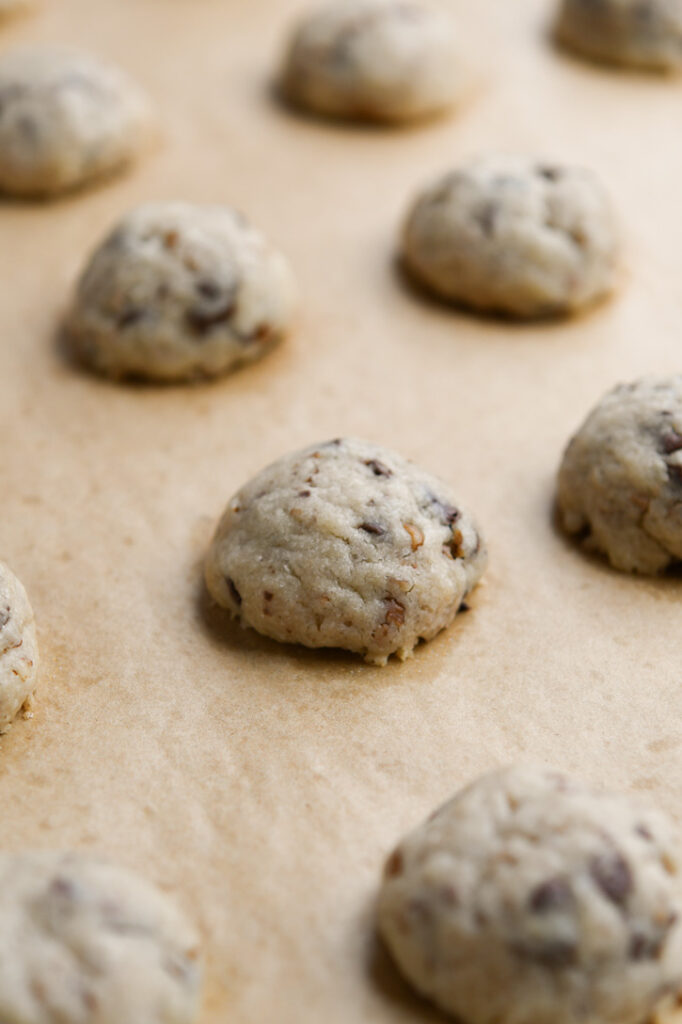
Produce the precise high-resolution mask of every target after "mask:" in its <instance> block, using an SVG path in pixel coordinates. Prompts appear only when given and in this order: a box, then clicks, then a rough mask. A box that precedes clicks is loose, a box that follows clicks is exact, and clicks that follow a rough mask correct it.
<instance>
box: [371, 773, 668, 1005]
mask: <svg viewBox="0 0 682 1024" xmlns="http://www.w3.org/2000/svg"><path fill="white" fill-rule="evenodd" d="M680 870H681V865H680V839H679V836H678V835H677V834H676V833H675V831H674V830H673V827H672V825H671V823H670V822H668V820H667V819H666V818H665V817H664V816H663V815H662V814H660V813H659V812H657V811H656V810H653V809H651V808H647V807H644V806H642V807H640V806H637V805H636V804H635V803H633V802H631V801H630V800H629V799H627V798H625V797H621V796H612V795H606V794H601V793H597V792H594V791H592V790H590V789H589V788H587V787H586V786H584V785H582V784H581V783H578V782H575V781H572V780H570V779H568V778H566V777H565V776H562V775H560V774H558V773H555V772H551V771H547V770H543V769H539V768H530V767H528V768H524V767H515V768H508V769H504V770H501V771H498V772H495V773H493V774H491V775H487V776H484V777H483V778H481V779H479V780H478V781H476V782H474V783H473V784H472V785H471V786H469V787H468V788H467V789H465V790H463V791H461V792H460V793H459V794H458V795H457V796H455V797H454V799H453V800H451V801H450V802H449V803H447V804H445V806H444V807H442V808H441V809H440V810H439V811H438V812H437V813H436V814H435V815H433V816H432V817H431V818H430V819H429V820H428V821H427V822H425V823H424V824H423V825H421V826H420V827H419V828H418V829H417V830H416V831H415V832H413V833H412V834H411V835H410V836H408V837H407V839H405V840H404V841H403V842H402V843H401V844H400V846H399V847H398V848H397V850H396V851H395V852H394V853H393V855H392V856H391V858H390V859H389V861H388V863H387V865H386V870H385V875H384V882H383V887H382V890H381V894H380V900H379V921H380V928H381V932H382V935H383V937H384V939H385V941H386V943H387V944H388V947H389V949H390V950H391V952H392V953H393V955H394V957H395V959H396V961H397V963H398V964H399V966H400V967H401V969H402V971H403V972H404V974H405V975H406V976H407V977H408V978H409V979H410V981H411V982H412V983H413V984H414V985H415V986H416V988H417V989H419V991H421V992H422V993H423V994H424V995H427V996H429V997H430V998H432V999H433V1000H434V1001H435V1002H436V1003H438V1004H439V1005H440V1006H441V1007H442V1008H443V1009H445V1010H447V1011H449V1012H451V1013H453V1014H455V1015H456V1016H457V1017H458V1018H459V1019H460V1020H461V1021H463V1022H465V1024H500V1022H504V1024H643V1022H644V1021H645V1020H647V1019H649V1015H650V1014H651V1013H652V1011H653V1010H654V1009H655V1008H656V1007H657V1006H658V1005H659V1004H660V1003H661V1002H662V1001H663V1000H665V999H666V998H668V997H672V996H673V995H674V994H675V993H676V992H677V991H678V990H679V988H680V986H681V985H682V956H681V953H682V948H681V942H680V939H681V931H682V928H681V923H680V915H681V914H682V887H681V884H680Z"/></svg>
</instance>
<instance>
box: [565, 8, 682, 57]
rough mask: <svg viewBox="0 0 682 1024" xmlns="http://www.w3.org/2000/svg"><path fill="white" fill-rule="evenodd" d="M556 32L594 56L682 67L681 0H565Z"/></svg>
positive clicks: (581, 51) (568, 43)
mask: <svg viewBox="0 0 682 1024" xmlns="http://www.w3.org/2000/svg"><path fill="white" fill-rule="evenodd" d="M556 34H557V38H558V39H559V41H560V42H561V43H563V44H564V45H565V46H567V47H568V48H569V49H571V50H574V51H575V52H576V53H579V54H581V55H582V56H584V57H588V58H590V59H591V60H596V61H602V62H604V63H607V64H621V65H625V66H630V67H634V68H644V69H650V70H653V71H675V70H679V69H680V68H682V0H562V3H561V6H560V8H559V17H558V20H557V25H556Z"/></svg>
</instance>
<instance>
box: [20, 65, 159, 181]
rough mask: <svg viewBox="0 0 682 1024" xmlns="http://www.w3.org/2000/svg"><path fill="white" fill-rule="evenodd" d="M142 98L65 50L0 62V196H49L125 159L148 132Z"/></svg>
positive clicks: (128, 84) (120, 76)
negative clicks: (3, 193)
mask: <svg viewBox="0 0 682 1024" xmlns="http://www.w3.org/2000/svg"><path fill="white" fill-rule="evenodd" d="M150 126H151V112H150V106H149V103H148V101H147V99H146V97H145V96H144V95H143V94H142V92H141V91H140V90H139V89H138V87H137V86H136V85H135V84H134V83H133V82H132V81H131V80H130V79H129V78H128V76H127V75H125V74H124V73H123V72H122V71H120V70H119V69H118V68H116V67H113V66H112V65H110V64H107V63H105V62H104V61H101V60H99V59H98V58H96V57H92V56H90V55H88V54H84V53H77V52H74V51H70V50H57V49H31V50H19V51H15V52H11V53H6V54H3V55H2V56H1V57H0V191H3V192H6V193H9V194H12V195H16V196H25V197H40V196H43V197H49V196H53V195H56V194H58V193H61V192H65V191H68V190H70V189H73V188H76V187H77V186H80V185H84V184H86V183H88V182H90V181H91V180H93V179H95V178H98V177H100V176H101V175H104V174H107V173H109V172H112V171H115V170H118V169H119V168H121V167H122V166H123V165H125V164H127V163H129V162H130V161H131V160H133V159H134V158H135V157H136V156H137V155H138V153H139V152H140V150H141V149H142V148H143V146H144V144H145V142H146V140H147V138H148V136H149V132H150Z"/></svg>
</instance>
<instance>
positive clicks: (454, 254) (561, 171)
mask: <svg viewBox="0 0 682 1024" xmlns="http://www.w3.org/2000/svg"><path fill="white" fill-rule="evenodd" d="M617 255H618V239H617V231H616V227H615V222H614V217H613V214H612V211H611V206H610V203H609V200H608V197H607V196H606V194H605V192H604V190H603V188H602V186H601V185H600V183H599V181H598V180H597V179H596V178H595V176H594V175H593V174H592V173H590V172H589V171H585V170H582V169H580V168H575V167H565V166H561V165H558V164H553V163H549V162H546V161H541V160H530V159H527V158H525V157H487V158H484V159H479V160H476V161H474V162H473V163H471V164H468V165H466V166H464V167H462V168H460V169H459V170H455V171H453V172H452V173H450V174H447V175H446V176H445V177H443V178H441V179H440V180H438V181H437V182H436V183H435V184H434V185H432V186H430V187H429V188H427V189H426V190H425V191H424V192H422V193H421V194H420V195H419V196H418V198H417V200H416V202H415V203H414V204H413V206H412V208H411V210H410V212H409V214H408V217H407V220H406V223H405V226H404V231H403V240H402V256H403V262H404V265H405V267H406V268H407V270H409V272H410V274H411V275H412V276H413V277H414V278H415V279H416V280H417V281H418V282H419V283H420V284H422V285H424V286H425V287H426V288H427V289H429V290H430V291H432V292H434V293H435V294H436V295H438V296H440V297H441V298H443V299H446V300H448V301H451V302H455V303H457V304H461V305H463V306H468V307H471V308H472V309H475V310H480V311H483V312H492V313H502V314H506V315H509V316H514V317H526V318H531V317H543V316H555V315H558V314H567V313H571V312H574V311H575V310H578V309H581V308H582V307H584V306H588V305H590V304H591V303H593V302H595V300H597V299H600V298H602V297H603V296H605V295H606V294H608V292H610V291H611V290H612V289H613V287H614V284H615V276H616V264H617Z"/></svg>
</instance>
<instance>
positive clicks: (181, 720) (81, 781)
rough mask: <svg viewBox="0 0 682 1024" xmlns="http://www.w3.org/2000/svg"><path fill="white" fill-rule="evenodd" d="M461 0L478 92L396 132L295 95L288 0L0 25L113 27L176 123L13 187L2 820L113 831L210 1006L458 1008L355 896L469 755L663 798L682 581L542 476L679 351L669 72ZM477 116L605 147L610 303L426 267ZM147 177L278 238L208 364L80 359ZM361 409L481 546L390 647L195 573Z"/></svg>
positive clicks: (33, 30)
mask: <svg viewBox="0 0 682 1024" xmlns="http://www.w3.org/2000/svg"><path fill="white" fill-rule="evenodd" d="M452 6H453V9H454V10H455V13H457V14H458V15H459V19H460V24H461V32H462V36H463V39H464V40H465V42H466V49H467V52H468V54H469V57H470V61H471V63H472V65H473V66H474V68H475V76H474V78H475V81H474V85H473V87H472V93H471V97H470V99H469V101H468V103H466V104H465V106H464V107H463V108H462V109H461V110H460V111H459V113H458V114H457V115H456V116H455V117H453V118H452V119H450V120H444V121H438V122H434V123H431V124H428V125H426V126H425V127H422V128H419V129H414V130H409V131H380V130H366V129H359V128H349V127H340V126H330V125H326V124H324V123H321V122H317V121H314V120H308V119H305V118H301V117H297V116H294V115H292V114H291V113H289V112H288V111H286V110H284V109H282V108H281V107H280V106H279V105H278V103H277V102H276V101H275V100H274V99H273V96H272V94H271V91H270V89H269V79H270V75H271V70H272V67H273V64H274V61H275V59H276V55H277V52H278V49H279V43H280V40H281V38H282V35H283V33H284V32H285V31H286V29H287V27H288V25H289V22H290V19H291V17H292V16H293V15H294V14H295V13H296V11H297V10H299V9H300V2H299V0H62V2H58V0H52V2H50V0H43V4H42V9H39V10H38V11H37V13H36V14H35V15H34V16H33V17H26V18H23V19H21V20H17V21H15V22H13V23H12V24H11V25H9V26H7V27H5V28H3V29H2V34H1V35H0V48H2V49H4V48H10V47H12V46H15V45H19V44H23V43H29V42H50V43H68V44H71V45H76V46H81V47H85V48H88V49H91V50H93V51H96V52H99V53H101V54H103V55H105V56H107V57H110V58H112V59H115V60H117V61H119V62H120V63H122V64H124V65H125V66H126V67H128V68H129V69H130V70H131V71H132V72H133V73H134V74H135V75H136V76H137V78H138V79H139V80H140V81H141V82H142V83H143V84H144V85H145V86H146V87H147V89H148V90H149V91H150V92H151V93H152V95H153V96H154V97H155V99H156V101H157V103H158V105H159V107H160V109H161V120H162V141H161V143H160V144H159V145H158V147H157V148H156V149H155V150H154V152H153V153H152V154H151V155H150V156H149V157H148V158H147V160H146V161H145V162H144V163H143V164H141V165H140V166H139V168H137V169H135V170H134V171H133V172H132V173H131V174H129V175H128V176H126V177H123V178H119V179H116V180H112V181H111V182H108V183H106V184H104V185H102V186H101V187H99V188H96V189H93V190H90V191H88V192H86V193H83V194H79V195H76V196H73V197H70V198H68V199H66V200H63V201H60V202H57V203H53V204H49V205H31V204H14V203H10V202H5V203H2V204H0V358H1V363H0V367H1V369H0V438H1V439H2V453H1V455H0V487H1V493H2V516H1V520H0V557H2V558H4V559H5V560H7V561H8V562H9V563H10V564H11V565H12V567H13V568H14V570H15V571H16V572H17V574H18V575H19V576H20V578H21V579H22V580H23V582H24V584H25V585H26V588H27V590H28V592H29V594H30V597H31V600H32V603H33V606H34V609H35V612H36V617H37V621H38V626H39V637H40V644H41V650H42V669H41V682H40V687H39V691H38V700H37V703H36V708H35V717H34V718H33V720H32V721H29V722H21V721H20V722H18V723H17V724H16V726H15V727H14V729H13V730H12V731H11V732H10V733H9V734H8V735H7V736H6V737H4V738H2V739H1V740H0V805H1V806H2V808H3V813H2V817H3V828H2V840H1V843H2V847H3V848H7V849H13V850H18V849H22V848H26V847H38V848H54V847H60V848H63V847H78V848H82V849H87V850H97V851H100V852H102V853H104V854H106V855H108V856H111V857H113V858H115V859H118V860H119V861H121V862H123V863H124V864H126V865H128V866H130V867H132V868H134V869H137V870H139V871H140V872H142V873H143V874H145V875H146V876H147V877H148V878H150V879H151V880H152V881H154V882H156V883H157V884H159V885H161V886H163V887H165V888H167V889H168V890H169V891H172V892H173V893H174V894H175V895H176V897H177V898H178V899H179V901H180V902H181V903H182V904H183V905H184V906H185V908H186V909H187V910H188V911H189V912H190V913H192V914H193V915H194V917H195V918H196V920H197V922H198V924H199V927H200V928H201V931H202V934H203V936H204V939H205V944H206V948H207V952H208V966H207V993H206V1001H205V1008H204V1012H203V1015H202V1024H224V1022H228V1021H229V1022H230V1024H264V1022H266V1021H268V1022H269V1021H272V1022H278V1024H308V1022H310V1024H319V1022H322V1021H323V1022H325V1024H348V1022H358V1021H362V1022H367V1024H400V1022H408V1021H414V1022H420V1021H435V1020H440V1018H439V1017H438V1015H437V1014H436V1013H435V1012H434V1011H432V1010H431V1009H430V1008H428V1007H427V1006H426V1005H425V1004H422V1003H421V1002H420V1001H419V1000H418V999H416V998H415V997H413V996H412V995H411V994H410V993H409V992H408V990H407V988H406V987H405V986H404V985H403V984H402V983H401V982H400V980H399V979H398V977H397V975H396V973H395V972H394V970H393V969H392V967H391V966H390V964H389V963H388V961H387V959H386V957H385V956H384V955H383V954H382V952H381V950H380V949H379V948H377V945H376V943H375V939H374V935H373V930H372V900H373V897H374V893H375V888H376V884H377V880H378V877H379V872H380V869H381V866H382V863H383V860H384V857H385V856H386V854H387V853H388V852H389V850H390V849H391V847H392V845H393V844H394V842H395V841H396V840H397V839H398V838H399V837H400V836H401V834H402V833H403V832H404V831H405V830H406V829H408V828H410V827H412V826H413V825H415V824H416V823H417V822H419V821H420V820H421V819H422V818H423V817H424V816H425V815H426V814H427V813H429V812H430V811H431V810H432V809H433V808H434V807H435V806H436V805H437V804H438V803H439V802H440V801H442V800H443V799H445V798H446V797H447V796H448V795H450V794H451V793H452V792H453V791H454V790H455V789H456V788H458V787H459V786H460V785H462V784H463V783H464V782H465V781H467V780H469V779H470V778H471V777H472V776H474V775H476V774H477V773H479V772H481V771H483V770H485V769H488V768H491V767H493V766H495V765H498V764H500V763H504V762H508V761H512V760H516V759H530V760H534V761H540V762H547V763H551V764H554V765H556V766H558V767H560V768H562V769H566V770H568V771H571V772H578V773H580V774H582V775H583V776H584V777H586V778H587V779H589V780H593V781H594V782H597V783H600V784H603V785H606V786H612V787H616V788H618V789H626V790H634V791H636V792H641V793H645V794H647V795H650V796H651V797H653V798H654V799H655V800H656V801H657V802H658V803H660V804H661V805H662V806H663V807H664V808H666V809H667V810H668V811H670V812H672V813H673V814H676V815H678V816H679V815H680V813H681V811H680V798H681V797H682V774H681V771H680V769H681V767H682V747H681V744H682V725H681V724H680V712H681V710H682V692H681V688H680V681H681V679H680V677H681V674H682V669H681V664H682V631H681V629H680V625H681V622H682V589H681V588H682V583H681V582H680V580H679V579H677V580H646V579H631V578H628V577H624V576H621V575H618V574H617V573H615V572H613V571H611V570H609V569H608V568H607V567H606V566H605V565H603V564H601V563H600V562H598V561H594V560H589V559H587V558H586V557H584V556H583V555H581V554H580V553H579V552H578V551H576V550H575V549H574V548H572V547H571V546H570V545H569V544H567V543H566V542H565V541H564V540H563V539H562V537H561V536H559V535H558V534H557V533H556V531H555V529H554V526H553V523H552V514H551V507H552V497H553V486H554V483H553V481H554V474H555V471H556V467H557V463H558V460H559V457H560V454H561V451H562V448H563V446H564V443H565V441H566V440H567V438H568V436H569V435H570V433H571V432H572V431H573V430H574V429H575V428H576V427H577V425H578V423H579V422H580V421H581V419H582V418H583V416H584V414H585V413H586V411H587V409H588V408H589V407H590V406H591V405H592V403H593V402H594V401H595V400H596V399H597V398H598V396H599V395H600V394H601V393H602V392H603V391H604V390H605V389H606V388H607V387H610V386H611V385H612V384H614V383H615V382H616V381H619V380H624V379H628V378H632V377H635V376H638V375H640V374H642V373H645V372H653V373H666V372H671V371H674V370H679V369H680V367H681V365H682V245H681V243H680V240H681V239H682V200H681V199H680V174H681V169H682V167H681V165H682V146H681V144H680V132H679V127H680V112H681V111H682V83H680V82H674V81H672V82H671V81H666V80H661V79H656V78H654V79H650V78H647V77H644V76H641V75H634V76H630V75H623V74H617V73H612V72H605V71H600V70H597V69H594V68H591V67H589V66H588V65H583V64H581V63H579V62H577V61H573V60H571V59H569V58H567V57H565V56H562V55H560V54H558V53H557V52H555V50H554V49H553V47H552V46H551V44H550V43H549V42H548V39H547V25H548V21H549V17H550V14H551V4H549V3H543V2H542V0H504V2H503V0H476V2H475V3H474V2H466V0H452ZM484 150H498V151H515V150H516V151H521V152H527V153H538V154H541V155H543V156H549V157H551V158H557V159H563V160H571V161H578V162H581V163H584V164H586V165H588V166H591V167H593V168H594V169H595V170H596V171H598V172H599V173H600V174H601V176H602V177H603V179H604V180H605V181H606V183H607V184H608V185H609V187H610V188H611V191H612V193H613V196H614V201H615V203H616V205H617V208H618V210H619V213H620V216H621V220H622V223H623V228H624V236H625V248H626V261H625V262H626V267H625V271H624V275H623V283H622V288H621V292H620V294H619V295H618V297H617V298H616V300H615V301H613V302H611V303H609V304H607V305H605V306H603V307H602V308H600V309H598V310H596V311H594V312H593V313H591V314H590V315H588V316H585V317H582V318H580V319H577V320H574V321H571V322H569V323H563V324H553V325H547V324H545V325H542V326H537V327H523V326H511V325H508V324H504V323H499V322H487V321H484V320H482V319H475V318H471V317H468V316H466V315H463V314H460V313H455V312H452V311H450V310H447V309H445V308H443V307H440V306H438V305H435V304H431V303H429V302H425V301H423V300H420V299H418V298H417V297H416V296H415V295H413V294H411V293H410V291H409V290H408V289H407V288H406V287H405V286H404V284H403V282H402V281H401V280H400V277H399V275H397V273H396V271H395V268H394V265H393V253H394V248H395V236H396V229H397V226H398V224H399V222H400V220H401V218H402V215H403V211H404V207H405V204H406V202H407V201H408V199H409V198H410V197H411V196H412V194H413V193H414V191H415V189H417V188H418V187H419V186H420V185H421V184H422V183H423V182H424V181H428V180H430V179H431V178H432V177H434V176H436V175H438V174H439V173H440V172H441V171H442V170H445V169H447V168H448V167H449V166H450V165H452V164H454V163H456V162H457V161H459V160H462V159H465V158H467V157H469V156H473V155H475V154H476V153H478V152H480V151H484ZM159 198H160V199H163V198H184V199H188V200H197V201H211V202H227V203H232V204H234V205H236V206H237V207H238V208H240V209H242V210H243V211H245V212H246V213H248V215H249V216H250V217H251V218H252V219H253V220H254V221H255V222H256V223H257V224H259V225H260V226H261V227H262V228H263V229H264V230H265V231H266V232H267V233H268V235H269V236H270V237H271V238H272V240H273V241H274V242H275V243H276V244H277V245H279V246H280V247H281V248H282V249H283V250H284V251H285V252H286V253H287V254H288V255H289V257H290V258H291V261H292V263H293V265H294V268H295V270H296V273H297V276H298V279H299V283H300V289H301V294H302V309H301V314H300V319H299V322H298V325H297V329H296V331H295V333H294V334H293V336H292V337H291V339H290V341H289V342H288V343H286V344H285V345H284V346H282V347H281V348H280V349H278V350H277V351H276V352H274V353H273V354H272V355H271V356H269V357H268V358H266V359H264V360H263V361H262V362H261V363H259V364H257V365H253V366H251V367H249V368H247V369H245V370H243V371H241V372H239V373H237V374H235V375H233V376H232V377H229V378H225V379H224V380H221V381H218V382H215V383H212V384H208V385H203V386H198V387H191V388H181V387H173V388H153V387H151V388H149V387H148V388H145V387H134V386H121V385H113V384H109V383H107V382H104V381H100V380H97V379H94V378H91V377H90V376H88V375H87V374H84V373H82V372H79V371H78V370H76V369H74V368H73V367H72V366H70V365H69V364H68V362H66V361H65V360H64V358H63V357H62V355H61V354H60V351H59V348H58V346H57V345H56V341H55V337H56V329H57V325H58V323H59V317H60V314H61V312H62V311H63V308H64V305H65V303H66V301H67V298H68V295H69V291H70V288H71V286H72V283H73V281H74V279H75V276H76V274H77V273H78V270H79V267H80V265H81V262H82V259H83V257H84V254H85V253H86V252H87V251H88V250H89V249H90V248H91V247H92V246H93V245H94V244H95V242H96V241H97V240H98V239H99V237H100V235H101V234H102V232H103V231H104V230H106V229H107V228H108V227H109V226H110V225H111V223H112V222H113V221H114V220H115V219H116V218H117V217H118V216H119V215H121V214H122V213H123V212H124V211H125V210H126V209H127V208H128V207H130V206H131V205H133V204H135V203H137V202H141V201H144V200H148V199H159ZM349 433H350V434H357V435H361V436H366V437H368V438H370V439H372V440H375V441H377V442H380V443H383V444H386V445H389V446H391V447H394V448H396V449H398V450H399V451H401V452H402V453H404V454H405V455H407V456H409V457H412V458H414V459H416V460H418V461H419V462H421V463H422V464H423V465H424V466H426V467H428V468H429V469H430V470H432V471H434V472H436V473H438V474H440V475H441V476H443V477H444V478H446V479H447V480H449V481H451V483H452V484H453V486H454V488H455V490H456V493H458V494H460V495H461V496H462V501H463V502H466V503H468V505H469V506H470V507H471V508H472V510H474V512H475V513H476V515H477V516H478V518H479V520H480V522H481V524H482V526H483V528H484V531H485V534H486V537H487V540H488V544H489V548H490V569H489V572H488V574H487V578H486V583H485V586H484V587H482V588H481V589H480V590H479V591H478V593H477V595H476V597H475V599H474V600H473V602H472V603H473V606H474V607H473V609H472V611H471V612H469V613H468V614H466V615H462V616H460V618H459V619H458V621H457V622H456V624H455V625H454V627H453V628H452V629H450V630H449V631H448V632H446V633H445V634H443V635H441V636H440V637H438V638H437V639H436V640H435V641H433V642H432V643H430V644H429V645H427V646H424V647H422V648H421V649H420V650H418V651H417V653H416V656H415V657H414V658H413V659H412V660H411V661H408V662H407V663H405V664H404V665H401V664H397V663H391V664H390V665H389V666H388V667H387V668H385V669H375V668H370V667H368V666H365V665H364V664H362V663H361V662H360V661H358V660H356V659H354V658H352V657H346V656H344V655H343V654H338V653H319V652H318V653H315V652H310V651H305V650H299V649H295V648H287V647H281V646H277V645H276V644H274V643H270V642H267V641H265V640H261V639H259V638H258V637H257V636H255V635H254V634H249V633H246V632H244V633H243V632H241V631H240V630H238V629H234V628H229V627H226V626H225V623H224V620H223V619H222V618H221V617H220V616H218V615H214V614H212V613H211V612H210V610H209V611H208V612H207V611H206V609H205V608H204V604H203V599H202V587H201V562H202V557H203V554H204V551H205V549H206V546H207V543H208V541H209V539H210V536H211V533H212V529H213V525H214V523H215V520H216V518H217V516H218V515H219V514H220V512H221V510H222V508H223V506H224V504H225V503H226V501H227V499H228V498H229V496H230V495H231V493H232V492H233V491H234V490H235V489H236V488H237V487H238V486H239V485H240V484H241V483H242V482H243V481H244V480H245V479H247V478H248V477H249V476H251V475H252V474H253V473H254V472H256V471H257V470H258V469H260V468H261V467H262V466H263V465H265V464H266V463H267V462H269V461H270V460H272V459H273V458H276V457H277V456H279V455H280V454H283V453H284V452H286V451H289V450H291V449H293V448H296V447H298V446H301V445H304V444H307V443H309V442H313V441H315V440H323V439H327V438H330V437H334V436H338V435H340V434H349Z"/></svg>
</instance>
